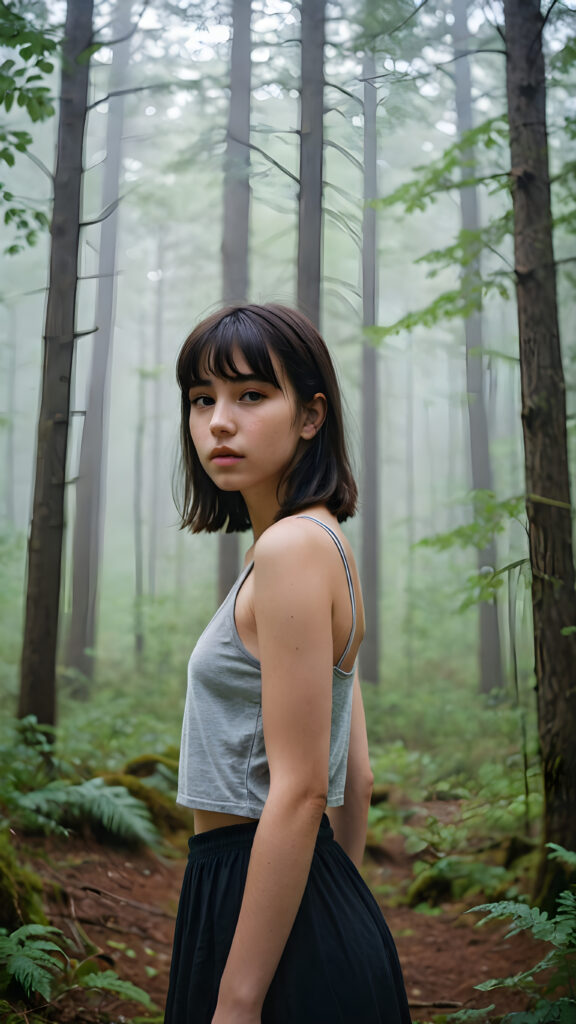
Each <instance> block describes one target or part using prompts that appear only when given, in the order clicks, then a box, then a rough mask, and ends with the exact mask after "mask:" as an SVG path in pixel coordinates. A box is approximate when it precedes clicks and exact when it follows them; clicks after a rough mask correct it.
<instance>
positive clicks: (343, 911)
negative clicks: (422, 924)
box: [165, 815, 410, 1024]
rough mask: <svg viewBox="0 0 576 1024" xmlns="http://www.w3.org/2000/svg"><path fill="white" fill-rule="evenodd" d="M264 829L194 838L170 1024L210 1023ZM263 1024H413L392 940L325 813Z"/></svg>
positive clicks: (179, 922)
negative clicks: (258, 834) (255, 840)
mask: <svg viewBox="0 0 576 1024" xmlns="http://www.w3.org/2000/svg"><path fill="white" fill-rule="evenodd" d="M256 827H257V826H256V823H255V822H254V823H249V824H243V825H230V826H227V827H225V828H218V829H214V830H212V831H210V832H203V833H201V834H200V835H198V836H193V837H192V838H191V839H190V840H189V844H188V845H189V849H190V855H189V858H188V864H187V867H186V872H185V875H184V882H183V885H182V893H181V896H180V905H179V908H178V917H177V919H176V932H175V936H174V951H173V954H172V967H171V971H170V986H169V990H168V1000H167V1004H166V1016H165V1024H211V1020H212V1017H213V1014H214V1011H215V1009H216V1002H217V999H218V988H219V985H220V978H221V977H222V973H223V971H224V967H225V964H226V960H227V957H228V952H229V950H230V946H231V944H232V939H233V937H234V930H235V928H236V922H237V920H238V914H239V912H240V905H241V902H242V894H243V891H244V884H245V881H246V873H247V870H248V861H249V859H250V849H251V846H252V840H253V838H254V833H255V831H256ZM262 1024H410V1013H409V1010H408V1001H407V999H406V992H405V990H404V983H403V980H402V972H401V970H400V964H399V962H398V954H397V953H396V948H395V946H394V940H393V939H392V936H391V934H390V932H389V930H388V926H387V924H386V922H385V920H384V918H383V916H382V913H381V911H380V908H379V907H378V904H377V903H376V901H375V899H374V897H373V896H372V894H371V892H370V890H369V889H368V886H367V885H366V884H365V882H364V881H363V879H362V877H361V875H360V874H359V873H358V871H357V870H356V868H355V867H354V864H353V863H352V861H351V860H350V858H349V857H348V856H347V855H346V854H345V853H344V850H343V849H342V847H341V846H339V845H338V843H337V842H336V841H335V839H334V833H333V831H332V829H331V827H330V823H329V821H328V818H327V817H326V815H324V816H323V818H322V823H321V825H320V830H319V833H318V838H317V840H316V847H315V850H314V856H313V860H312V866H311V869H310V875H309V878H308V882H307V884H306V888H305V891H304V895H303V898H302V902H301V904H300V908H299V910H298V914H297V916H296V920H295V921H294V925H293V927H292V931H291V932H290V935H289V937H288V941H287V943H286V946H285V948H284V952H283V954H282V957H281V959H280V962H279V964H278V967H277V969H276V973H275V975H274V977H273V979H272V982H271V985H270V988H269V989H268V993H267V995H266V999H265V1001H264V1007H263V1010H262Z"/></svg>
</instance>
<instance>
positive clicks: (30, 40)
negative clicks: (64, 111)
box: [0, 3, 58, 255]
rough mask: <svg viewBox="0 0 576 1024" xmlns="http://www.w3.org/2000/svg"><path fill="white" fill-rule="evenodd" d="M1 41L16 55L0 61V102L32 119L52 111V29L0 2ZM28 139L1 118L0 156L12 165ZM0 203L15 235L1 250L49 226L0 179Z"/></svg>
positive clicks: (21, 244)
mask: <svg viewBox="0 0 576 1024" xmlns="http://www.w3.org/2000/svg"><path fill="white" fill-rule="evenodd" d="M0 46H2V47H3V48H4V49H11V50H13V51H15V53H16V59H13V58H12V57H9V58H7V59H6V60H4V61H3V62H2V64H0V108H1V107H4V109H5V111H6V113H7V114H8V113H10V111H11V109H12V107H13V106H14V104H15V105H16V108H20V109H22V110H24V111H25V112H26V114H27V115H28V117H29V118H30V120H31V121H32V122H39V121H45V120H46V119H47V118H49V117H52V115H53V114H54V104H53V101H52V96H51V90H50V88H49V86H47V85H46V84H45V79H46V76H48V75H51V74H52V72H53V70H54V64H53V62H52V60H51V59H50V58H51V57H52V56H53V55H54V54H55V51H56V50H57V47H58V41H57V39H56V38H55V32H54V30H53V29H50V28H48V27H45V26H40V25H39V24H38V23H37V22H35V23H33V22H32V20H31V19H30V18H26V17H24V16H23V15H22V14H20V13H19V12H18V11H17V10H16V8H15V5H14V4H5V3H0ZM31 145H32V136H31V135H30V133H29V132H27V131H16V130H9V129H8V128H7V127H6V126H5V125H3V124H0V162H2V161H3V162H4V163H5V164H6V165H7V166H8V167H13V166H14V164H15V161H16V156H17V154H18V153H26V152H27V151H28V149H29V148H30V146H31ZM0 206H4V207H5V210H4V223H5V224H6V225H11V226H12V228H13V229H15V231H16V239H15V241H14V242H13V243H12V244H11V245H9V246H7V248H6V250H5V251H6V252H7V253H9V254H11V255H12V254H15V253H18V252H20V251H21V250H22V249H24V248H25V246H27V245H28V246H31V245H35V244H36V242H37V240H38V232H39V231H41V230H44V229H45V228H47V227H48V224H49V221H48V218H47V216H46V214H45V213H43V212H42V211H41V210H35V209H32V208H30V207H29V206H28V205H23V204H22V202H20V203H19V204H15V202H14V196H13V194H12V192H11V191H10V190H9V189H8V188H7V187H6V185H5V184H4V183H3V182H2V181H0Z"/></svg>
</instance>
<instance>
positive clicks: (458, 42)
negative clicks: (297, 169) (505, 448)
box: [452, 0, 503, 693]
mask: <svg viewBox="0 0 576 1024" xmlns="http://www.w3.org/2000/svg"><path fill="white" fill-rule="evenodd" d="M468 7H469V0H454V2H453V14H454V26H453V29H452V38H453V41H454V56H455V58H456V60H455V62H454V79H455V85H456V116H457V121H458V133H459V135H460V137H461V136H462V135H463V134H465V133H466V132H468V131H471V129H472V128H473V114H472V83H471V75H470V63H469V57H468V56H466V54H467V53H468V52H469V49H470V46H469V44H470V40H469V37H468V25H467V14H468ZM462 160H463V162H464V167H463V169H462V177H463V178H469V177H470V176H471V175H472V174H473V173H474V167H475V154H474V149H473V148H472V147H470V148H469V149H467V150H466V151H465V152H463V153H462ZM460 213H461V223H462V230H463V231H470V232H473V231H478V230H479V228H480V216H479V211H478V189H477V188H476V186H470V185H469V186H467V187H466V188H461V189H460ZM480 272H481V271H480V259H479V258H477V259H475V260H473V261H472V262H471V264H470V265H469V266H467V267H465V268H463V271H462V289H463V291H464V292H466V291H468V292H469V291H470V289H471V287H472V286H473V285H474V283H475V282H477V280H478V279H479V277H480ZM464 332H465V337H466V391H467V396H468V403H467V404H468V421H469V426H470V462H471V469H472V487H473V488H474V490H475V491H477V490H488V491H491V490H492V488H493V481H492V465H491V461H490V439H489V435H488V417H487V415H486V403H485V399H484V362H483V358H482V353H481V349H482V346H483V334H482V310H481V309H478V310H475V311H474V312H473V313H471V314H470V316H468V317H466V319H465V321H464ZM476 559H477V569H478V572H481V571H482V570H483V569H484V568H485V567H486V566H490V567H491V568H492V569H495V568H496V542H495V540H494V538H492V540H491V542H490V543H489V544H488V545H487V546H486V547H485V548H482V549H479V550H478V551H477V553H476ZM478 654H479V670H480V692H481V693H490V691H491V690H493V689H501V688H502V685H503V679H502V653H501V645H500V627H499V623H498V605H497V602H496V599H494V600H493V601H491V602H488V601H481V602H480V604H479V606H478Z"/></svg>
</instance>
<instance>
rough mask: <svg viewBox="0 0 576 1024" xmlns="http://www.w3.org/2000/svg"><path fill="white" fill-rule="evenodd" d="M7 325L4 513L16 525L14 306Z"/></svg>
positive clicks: (15, 329)
mask: <svg viewBox="0 0 576 1024" xmlns="http://www.w3.org/2000/svg"><path fill="white" fill-rule="evenodd" d="M9 317H10V319H9V326H8V338H7V349H8V352H7V362H8V366H7V373H6V427H5V444H6V447H5V462H4V466H5V471H6V475H5V478H4V487H5V491H4V514H5V516H6V522H7V524H8V526H9V527H14V526H16V500H15V489H16V480H15V474H14V465H15V459H14V420H15V417H16V338H17V337H18V334H17V317H16V307H15V306H10V307H9Z"/></svg>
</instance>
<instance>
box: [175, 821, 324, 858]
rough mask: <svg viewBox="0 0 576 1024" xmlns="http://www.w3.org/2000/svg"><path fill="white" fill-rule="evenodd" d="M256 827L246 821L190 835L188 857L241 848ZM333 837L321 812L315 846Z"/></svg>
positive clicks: (249, 838)
mask: <svg viewBox="0 0 576 1024" xmlns="http://www.w3.org/2000/svg"><path fill="white" fill-rule="evenodd" d="M257 828H258V822H257V821H246V822H242V824H239V825H224V826H223V827H222V828H212V829H210V830H209V831H208V832H200V833H199V834H198V835H197V836H190V839H189V840H188V850H189V855H188V859H189V860H194V859H195V858H196V857H206V856H207V855H209V854H212V853H219V852H220V851H221V850H232V849H242V848H243V847H246V846H251V845H252V842H253V840H254V834H255V832H256V829H257ZM333 838H334V832H333V831H332V827H331V825H330V821H329V819H328V815H327V814H323V815H322V820H321V822H320V828H319V829H318V835H317V837H316V846H318V845H319V844H323V843H327V842H330V840H331V839H333Z"/></svg>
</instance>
